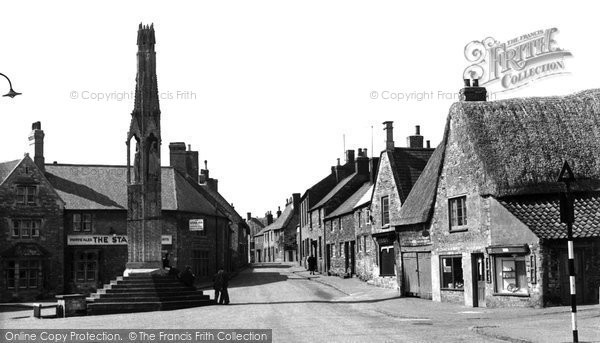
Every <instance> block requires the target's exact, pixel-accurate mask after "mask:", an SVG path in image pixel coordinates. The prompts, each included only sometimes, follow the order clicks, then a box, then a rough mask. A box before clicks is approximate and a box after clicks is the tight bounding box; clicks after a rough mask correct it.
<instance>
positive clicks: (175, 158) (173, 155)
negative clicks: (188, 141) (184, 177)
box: [169, 142, 187, 174]
mask: <svg viewBox="0 0 600 343" xmlns="http://www.w3.org/2000/svg"><path fill="white" fill-rule="evenodd" d="M186 162H187V161H186V154H185V143H184V142H171V143H169V165H170V166H171V167H173V168H175V169H177V170H178V171H180V172H182V173H184V174H187V163H186Z"/></svg>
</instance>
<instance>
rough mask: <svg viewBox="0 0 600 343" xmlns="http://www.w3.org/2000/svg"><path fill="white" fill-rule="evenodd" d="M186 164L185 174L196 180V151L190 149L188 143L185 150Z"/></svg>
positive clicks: (197, 163)
mask: <svg viewBox="0 0 600 343" xmlns="http://www.w3.org/2000/svg"><path fill="white" fill-rule="evenodd" d="M186 165H187V174H188V175H189V176H191V177H192V178H193V179H194V180H196V182H198V171H199V168H200V166H199V162H198V151H192V147H191V145H188V150H187V151H186Z"/></svg>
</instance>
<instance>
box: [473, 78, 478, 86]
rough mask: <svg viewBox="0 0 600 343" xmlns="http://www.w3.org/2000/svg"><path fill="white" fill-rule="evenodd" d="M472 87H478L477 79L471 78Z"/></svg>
mask: <svg viewBox="0 0 600 343" xmlns="http://www.w3.org/2000/svg"><path fill="white" fill-rule="evenodd" d="M473 87H479V79H473Z"/></svg>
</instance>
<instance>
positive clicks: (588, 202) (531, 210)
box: [499, 193, 600, 239]
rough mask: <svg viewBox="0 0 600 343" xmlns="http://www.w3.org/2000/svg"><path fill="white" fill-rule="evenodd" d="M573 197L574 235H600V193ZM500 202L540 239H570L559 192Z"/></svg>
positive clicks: (509, 198)
mask: <svg viewBox="0 0 600 343" xmlns="http://www.w3.org/2000/svg"><path fill="white" fill-rule="evenodd" d="M573 198H574V208H575V222H574V223H573V237H575V238H584V237H600V193H593V194H577V193H576V194H573ZM499 201H500V203H501V204H502V205H503V206H504V207H506V209H508V210H509V211H510V212H511V213H512V214H513V215H514V216H515V217H517V218H518V219H519V220H520V221H522V222H523V223H524V224H525V225H527V226H528V227H529V229H530V230H531V231H533V233H535V235H536V236H538V237H539V238H545V239H559V238H567V226H566V224H563V223H561V222H560V199H559V195H551V196H549V195H538V196H531V195H530V196H518V197H508V198H503V199H499Z"/></svg>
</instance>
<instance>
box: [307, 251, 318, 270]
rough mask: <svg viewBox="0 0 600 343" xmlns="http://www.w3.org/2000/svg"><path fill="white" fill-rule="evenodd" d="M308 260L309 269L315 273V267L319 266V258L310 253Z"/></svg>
mask: <svg viewBox="0 0 600 343" xmlns="http://www.w3.org/2000/svg"><path fill="white" fill-rule="evenodd" d="M307 262H308V270H310V275H315V269H316V267H317V259H316V258H315V257H314V256H313V255H310V257H309V258H308V260H307Z"/></svg>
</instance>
